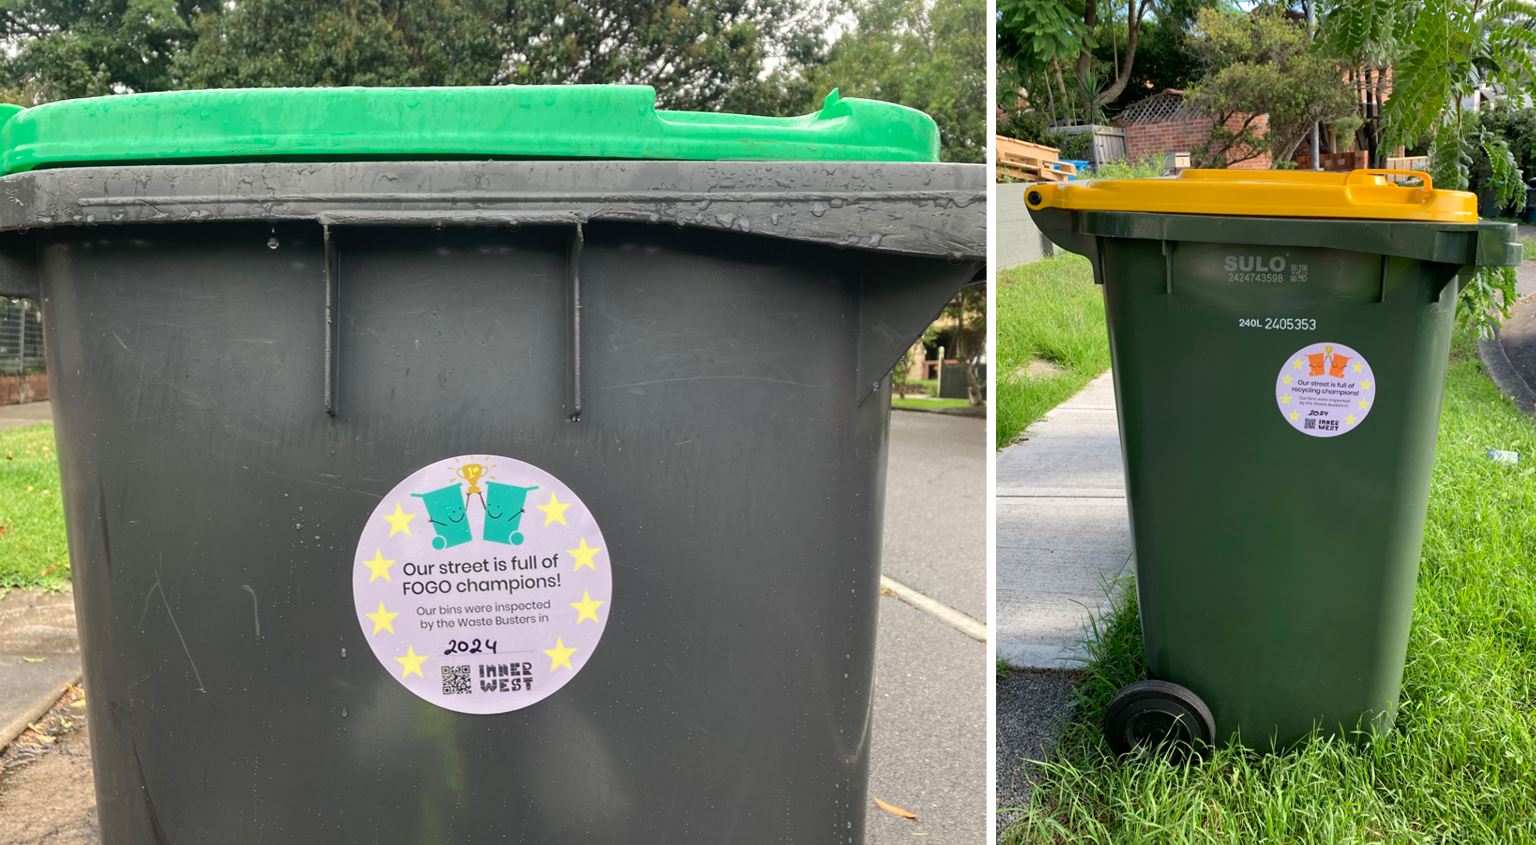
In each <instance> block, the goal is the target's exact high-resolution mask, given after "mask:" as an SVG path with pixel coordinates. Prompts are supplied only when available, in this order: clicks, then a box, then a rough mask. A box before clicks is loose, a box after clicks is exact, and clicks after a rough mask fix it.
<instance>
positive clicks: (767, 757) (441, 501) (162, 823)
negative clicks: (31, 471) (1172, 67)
mask: <svg viewBox="0 0 1536 845" xmlns="http://www.w3.org/2000/svg"><path fill="white" fill-rule="evenodd" d="M5 117H6V118H7V121H6V123H5V125H4V130H3V137H0V140H3V144H0V147H3V149H0V156H3V158H0V164H3V168H4V171H5V173H6V175H5V176H4V177H3V178H0V198H3V202H0V256H3V257H0V291H3V292H4V293H7V294H11V295H24V296H31V297H35V298H37V299H38V300H39V301H40V303H41V307H42V311H43V315H44V325H45V331H46V333H47V345H48V356H49V369H50V372H51V375H52V378H53V380H54V383H53V389H54V391H55V400H54V404H55V414H56V419H57V437H58V444H59V452H60V455H61V459H62V470H63V480H64V492H65V494H66V498H67V502H66V515H67V518H68V525H69V542H70V550H71V556H72V559H73V562H74V570H73V571H74V580H75V595H76V601H77V605H78V615H79V620H80V633H81V641H82V649H83V652H84V661H85V677H86V687H87V691H88V692H87V700H88V702H89V717H90V724H91V742H92V752H93V756H94V762H95V767H96V788H97V794H98V799H99V803H98V807H99V811H100V818H101V827H102V836H103V841H104V842H105V843H106V845H138V844H139V843H184V842H185V843H190V842H201V843H213V842H217V843H255V842H292V843H318V842H325V843H380V842H399V843H450V842H466V843H467V842H523V843H553V842H635V843H650V842H656V843H690V842H701V843H702V842H709V843H715V842H735V843H755V842H763V843H768V842H817V843H823V842H857V841H860V840H861V839H862V834H863V819H864V814H865V805H866V801H865V781H866V775H867V769H868V762H869V761H868V752H869V731H870V684H871V672H872V652H873V649H874V638H875V612H876V603H877V598H878V591H879V549H880V537H881V515H882V498H883V482H884V475H885V454H886V437H887V428H888V420H889V404H890V403H889V391H890V381H889V378H888V374H889V370H890V369H891V366H892V364H893V363H894V362H895V361H896V360H897V358H898V357H899V356H900V355H901V353H902V351H903V350H904V349H905V348H906V347H907V346H908V345H909V344H910V343H911V342H912V341H913V340H914V339H915V338H916V336H917V335H918V334H919V332H921V331H922V329H923V328H924V327H925V325H926V324H927V323H928V321H929V320H931V319H932V318H933V317H934V316H935V315H936V314H937V312H938V311H939V310H940V309H941V307H942V306H943V305H944V303H945V302H946V301H947V300H948V299H950V298H951V296H952V295H953V294H954V293H955V292H956V291H957V290H958V289H959V288H960V287H961V286H963V285H965V284H967V283H968V282H970V281H971V280H972V279H973V278H975V277H976V276H977V274H978V272H979V271H980V269H981V265H982V260H983V255H984V243H985V228H986V227H985V195H986V193H985V191H986V187H985V178H986V177H985V173H984V172H983V169H982V168H981V167H979V166H967V165H946V164H939V163H936V160H937V150H938V140H937V132H936V129H935V127H934V124H933V122H932V121H931V120H929V119H928V118H927V117H926V116H925V115H922V114H920V113H918V112H914V111H912V110H910V109H905V108H901V107H899V106H893V105H889V104H885V103H878V102H872V101H860V100H840V99H838V98H837V97H836V96H835V95H834V96H832V97H829V98H828V100H827V102H826V104H825V105H824V107H823V108H822V109H821V111H820V112H819V113H816V114H811V115H807V116H805V117H798V118H784V119H769V118H758V117H743V116H736V115H719V114H694V113H681V112H666V111H657V110H656V109H655V106H654V96H653V92H652V91H651V90H650V89H648V88H644V87H591V88H576V87H572V88H562V87H555V88H539V87H535V88H499V89H493V88H484V89H418V90H408V89H330V90H266V91H216V92H214V91H209V92H181V93H172V94H150V95H131V96H121V97H112V98H103V99H96V100H83V101H76V102H63V103H56V104H50V105H45V106H41V107H37V108H32V109H26V110H17V109H13V110H11V112H10V113H9V114H8V115H5Z"/></svg>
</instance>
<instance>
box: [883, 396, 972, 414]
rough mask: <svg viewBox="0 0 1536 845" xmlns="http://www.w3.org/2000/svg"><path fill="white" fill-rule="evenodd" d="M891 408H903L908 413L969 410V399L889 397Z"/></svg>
mask: <svg viewBox="0 0 1536 845" xmlns="http://www.w3.org/2000/svg"><path fill="white" fill-rule="evenodd" d="M891 407H892V408H904V409H906V410H908V411H931V410H934V409H936V408H969V407H971V401H970V400H969V399H903V398H901V397H900V396H892V397H891Z"/></svg>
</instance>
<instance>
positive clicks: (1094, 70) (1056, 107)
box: [996, 0, 1205, 123]
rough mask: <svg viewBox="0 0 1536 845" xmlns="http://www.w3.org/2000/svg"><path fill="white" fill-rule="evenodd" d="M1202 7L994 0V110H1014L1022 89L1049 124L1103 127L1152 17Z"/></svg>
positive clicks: (1179, 1)
mask: <svg viewBox="0 0 1536 845" xmlns="http://www.w3.org/2000/svg"><path fill="white" fill-rule="evenodd" d="M1203 2H1205V0H1125V2H1124V3H1120V2H1110V3H1103V2H1100V0H998V2H997V69H996V70H997V79H998V85H997V90H998V97H999V102H998V105H1000V106H1002V108H1003V109H1004V110H1005V111H1012V110H1013V109H1014V108H1015V105H1016V103H1015V100H1016V92H1017V91H1018V90H1019V89H1020V88H1022V89H1024V90H1025V91H1026V92H1027V94H1028V99H1029V105H1030V107H1031V108H1034V109H1036V110H1039V111H1041V112H1043V113H1044V115H1045V121H1046V123H1056V122H1059V121H1064V120H1072V121H1077V122H1082V123H1098V122H1102V121H1103V119H1104V114H1105V107H1106V106H1107V105H1108V104H1110V103H1113V102H1115V101H1116V100H1118V99H1119V98H1120V97H1121V96H1122V95H1123V94H1125V93H1126V92H1127V91H1132V90H1133V89H1132V88H1131V83H1132V80H1133V77H1134V74H1135V72H1136V65H1137V61H1138V58H1137V57H1138V56H1139V55H1140V51H1141V44H1142V41H1143V39H1144V38H1145V37H1150V35H1149V33H1151V31H1152V30H1151V27H1152V26H1154V24H1153V23H1152V21H1153V20H1155V19H1156V17H1157V13H1158V12H1161V11H1164V10H1169V9H1173V8H1175V7H1177V8H1178V9H1181V10H1182V9H1186V8H1188V7H1190V6H1192V5H1197V4H1201V3H1203ZM1170 14H1171V15H1172V18H1174V19H1177V14H1173V13H1170ZM1166 34H1167V35H1171V36H1175V37H1176V35H1177V33H1176V32H1170V33H1166ZM1161 46H1164V47H1166V46H1167V45H1166V44H1163V45H1161ZM1163 58H1167V56H1166V55H1164V56H1163Z"/></svg>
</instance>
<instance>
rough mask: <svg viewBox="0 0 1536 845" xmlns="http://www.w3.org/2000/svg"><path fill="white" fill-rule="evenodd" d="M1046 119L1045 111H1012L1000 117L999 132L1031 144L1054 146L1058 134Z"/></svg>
mask: <svg viewBox="0 0 1536 845" xmlns="http://www.w3.org/2000/svg"><path fill="white" fill-rule="evenodd" d="M1046 121H1047V116H1046V115H1045V113H1044V112H1040V111H1035V110H1033V109H1031V110H1027V111H1025V110H1017V111H1010V112H1008V113H1007V115H1006V116H1003V115H1000V116H999V117H998V119H997V134H999V135H1004V136H1006V137H1009V138H1017V139H1018V140H1020V141H1028V142H1030V143H1031V144H1044V145H1046V146H1047V147H1054V146H1056V144H1055V140H1056V138H1057V135H1056V132H1055V131H1054V130H1052V129H1051V127H1050V124H1049V123H1047V122H1046Z"/></svg>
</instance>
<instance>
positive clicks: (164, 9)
mask: <svg viewBox="0 0 1536 845" xmlns="http://www.w3.org/2000/svg"><path fill="white" fill-rule="evenodd" d="M197 9H198V4H197V3H196V2H188V0H180V2H178V0H8V2H5V3H4V4H3V5H0V39H3V41H4V42H5V44H6V45H7V49H6V50H5V51H3V56H0V80H3V82H0V84H3V85H4V87H5V88H6V89H8V92H9V98H10V99H13V100H15V101H17V102H20V103H21V104H23V105H33V104H36V103H41V102H47V101H49V100H59V99H64V98H67V97H88V96H95V95H100V94H111V93H114V92H118V91H125V90H126V91H160V90H164V89H166V88H170V87H173V79H172V74H171V64H172V61H173V59H174V57H175V56H176V55H178V54H179V53H180V51H182V50H183V49H184V48H185V47H186V45H187V44H188V43H189V42H190V41H191V39H192V38H193V33H192V28H191V24H190V21H191V20H192V18H193V16H194V15H195V14H196V12H197Z"/></svg>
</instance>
